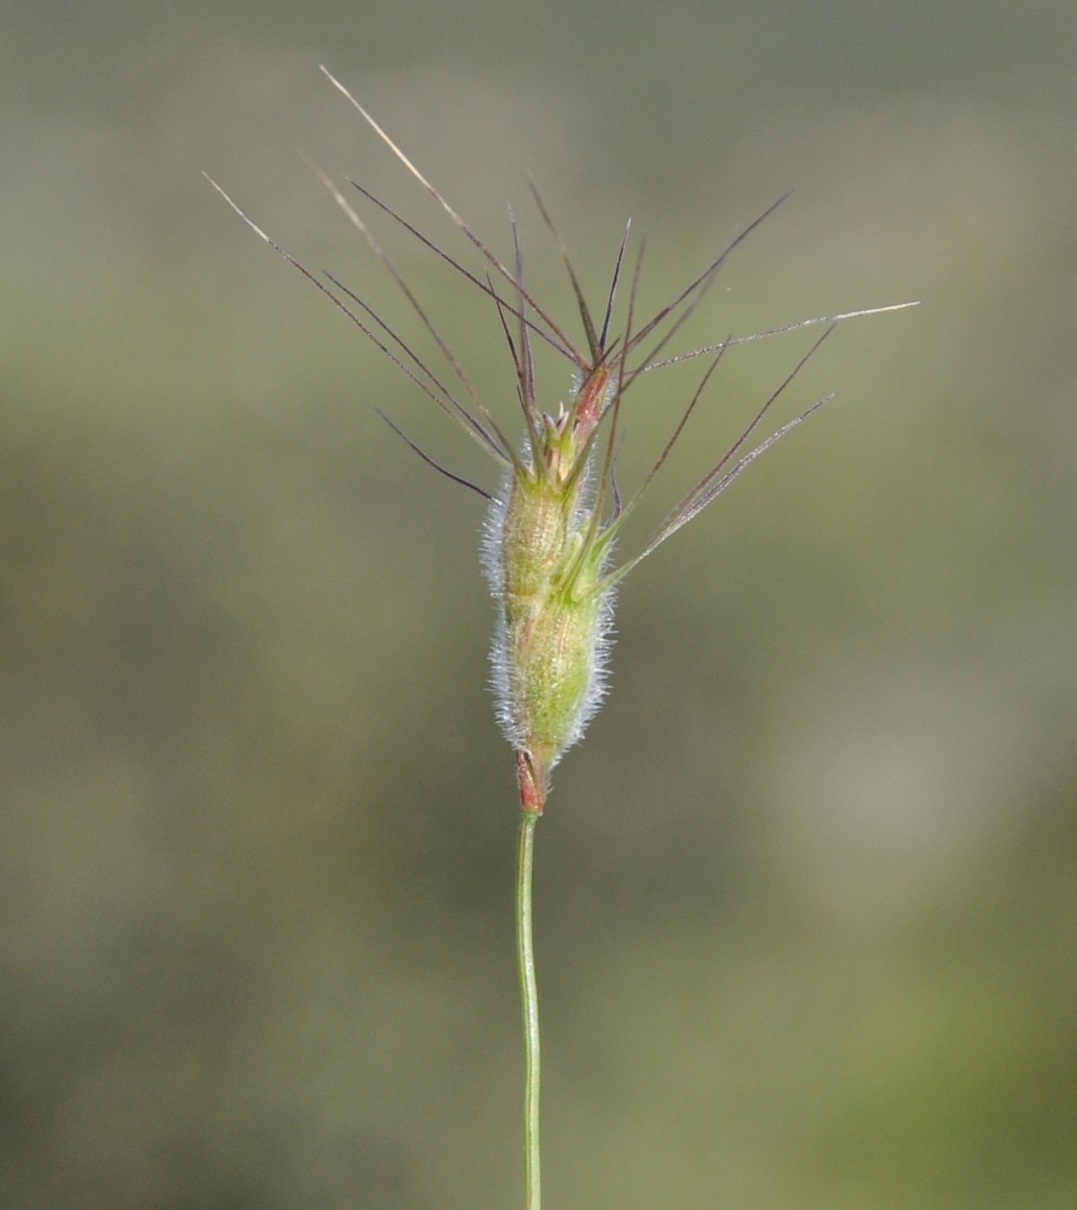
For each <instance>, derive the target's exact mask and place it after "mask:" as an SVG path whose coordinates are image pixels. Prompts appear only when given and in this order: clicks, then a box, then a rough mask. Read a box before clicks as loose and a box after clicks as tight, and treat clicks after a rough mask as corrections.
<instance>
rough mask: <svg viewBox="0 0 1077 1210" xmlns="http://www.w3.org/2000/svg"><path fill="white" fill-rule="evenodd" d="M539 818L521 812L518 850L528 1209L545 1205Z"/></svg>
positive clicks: (518, 957) (518, 944)
mask: <svg viewBox="0 0 1077 1210" xmlns="http://www.w3.org/2000/svg"><path fill="white" fill-rule="evenodd" d="M538 821H539V812H537V811H523V812H521V814H520V841H519V845H518V847H517V850H516V961H517V965H518V967H519V972H520V1001H521V1005H522V1007H523V1021H524V1072H525V1075H524V1172H525V1176H526V1185H527V1210H541V1206H542V1191H541V1181H540V1168H541V1165H540V1163H539V1019H538V983H537V982H536V980H535V943H534V936H533V930H532V913H531V900H532V896H531V887H532V881H533V879H532V874H533V871H534V865H535V824H537V823H538Z"/></svg>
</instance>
